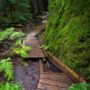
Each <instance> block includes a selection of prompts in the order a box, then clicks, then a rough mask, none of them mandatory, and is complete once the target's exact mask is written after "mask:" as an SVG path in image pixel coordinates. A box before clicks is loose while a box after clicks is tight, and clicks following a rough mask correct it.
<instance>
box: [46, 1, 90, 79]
mask: <svg viewBox="0 0 90 90" xmlns="http://www.w3.org/2000/svg"><path fill="white" fill-rule="evenodd" d="M49 13H50V16H49V18H48V23H47V25H46V33H45V45H47V46H49V51H51V52H52V53H53V54H54V55H56V56H57V57H58V58H60V60H62V61H63V62H64V63H65V64H67V65H68V66H69V67H71V68H72V69H74V70H75V71H76V72H79V73H80V74H82V75H83V76H85V77H87V79H90V63H89V62H90V49H89V47H90V1H89V0H79V1H78V0H50V1H49Z"/></svg>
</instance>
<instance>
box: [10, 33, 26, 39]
mask: <svg viewBox="0 0 90 90" xmlns="http://www.w3.org/2000/svg"><path fill="white" fill-rule="evenodd" d="M24 36H25V34H24V33H23V32H14V33H13V34H12V35H11V36H10V39H12V40H13V39H18V38H22V37H24Z"/></svg>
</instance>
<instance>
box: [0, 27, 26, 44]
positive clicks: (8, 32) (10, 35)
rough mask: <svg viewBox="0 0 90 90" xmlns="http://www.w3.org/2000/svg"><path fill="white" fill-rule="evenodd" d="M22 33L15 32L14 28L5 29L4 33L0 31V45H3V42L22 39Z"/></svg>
mask: <svg viewBox="0 0 90 90" xmlns="http://www.w3.org/2000/svg"><path fill="white" fill-rule="evenodd" d="M24 36H25V34H24V33H23V32H18V31H15V29H14V28H7V29H5V30H4V31H0V43H3V41H4V40H6V39H7V40H16V39H20V38H22V37H24Z"/></svg>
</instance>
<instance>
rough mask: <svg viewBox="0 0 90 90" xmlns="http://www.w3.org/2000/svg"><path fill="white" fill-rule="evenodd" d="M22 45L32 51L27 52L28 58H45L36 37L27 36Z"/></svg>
mask: <svg viewBox="0 0 90 90" xmlns="http://www.w3.org/2000/svg"><path fill="white" fill-rule="evenodd" d="M23 44H24V45H26V46H31V47H32V50H30V52H29V58H43V57H45V56H44V54H43V51H42V49H41V47H40V44H39V41H38V39H37V38H36V37H34V36H31V35H28V36H27V37H26V38H25V39H24V41H23Z"/></svg>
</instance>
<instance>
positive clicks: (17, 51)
mask: <svg viewBox="0 0 90 90" xmlns="http://www.w3.org/2000/svg"><path fill="white" fill-rule="evenodd" d="M24 36H25V34H24V33H23V32H21V31H16V30H15V28H7V29H5V30H2V31H0V46H5V48H6V46H7V45H8V44H9V45H10V46H9V47H8V49H9V51H8V52H7V53H9V54H11V55H10V56H8V55H6V54H7V53H5V52H6V50H4V53H3V54H4V56H1V57H0V73H2V75H3V76H4V77H5V81H2V82H3V83H1V84H0V90H24V89H23V88H22V87H21V85H20V84H14V83H11V81H13V79H14V68H13V64H12V56H13V57H15V56H17V57H15V58H19V57H20V58H21V59H22V60H23V58H27V57H28V51H29V50H31V47H28V46H25V45H23V44H22V41H23V37H24ZM7 43H8V44H7ZM5 44H6V45H5ZM3 49H4V48H3ZM3 54H2V55H3ZM20 58H19V59H20ZM21 62H23V61H21Z"/></svg>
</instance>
